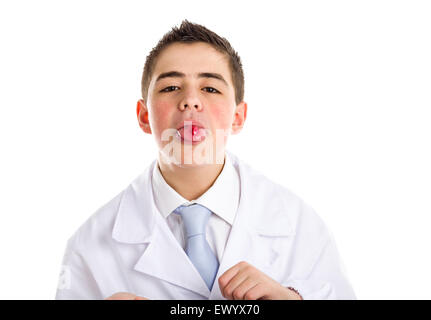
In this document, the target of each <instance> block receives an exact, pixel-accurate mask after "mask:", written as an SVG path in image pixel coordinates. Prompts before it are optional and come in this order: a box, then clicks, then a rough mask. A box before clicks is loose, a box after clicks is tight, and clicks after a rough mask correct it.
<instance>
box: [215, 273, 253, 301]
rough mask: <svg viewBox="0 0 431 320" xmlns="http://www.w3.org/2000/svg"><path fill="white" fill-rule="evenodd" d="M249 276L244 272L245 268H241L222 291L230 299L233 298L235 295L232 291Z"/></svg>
mask: <svg viewBox="0 0 431 320" xmlns="http://www.w3.org/2000/svg"><path fill="white" fill-rule="evenodd" d="M247 278H248V274H247V272H243V270H239V271H238V272H237V273H236V274H235V275H234V276H233V277H232V278H231V279H230V281H229V282H228V283H227V284H226V285H225V286H224V288H223V289H220V291H221V292H222V295H223V296H224V297H225V298H226V299H229V300H233V299H234V297H233V295H232V293H233V292H234V290H236V288H237V287H238V286H239V285H240V284H241V283H242V282H243V281H244V280H246V279H247Z"/></svg>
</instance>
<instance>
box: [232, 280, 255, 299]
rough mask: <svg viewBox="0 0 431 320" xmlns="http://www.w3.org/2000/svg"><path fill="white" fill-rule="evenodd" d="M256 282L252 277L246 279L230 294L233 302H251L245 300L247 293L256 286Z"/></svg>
mask: <svg viewBox="0 0 431 320" xmlns="http://www.w3.org/2000/svg"><path fill="white" fill-rule="evenodd" d="M258 283H259V282H258V280H257V279H256V278H253V277H247V278H246V279H245V280H244V281H243V282H242V283H241V284H240V285H239V286H237V287H236V288H235V290H233V292H232V299H233V300H253V299H246V295H247V292H248V291H249V290H250V289H252V288H254V287H255V286H256V285H257V284H258Z"/></svg>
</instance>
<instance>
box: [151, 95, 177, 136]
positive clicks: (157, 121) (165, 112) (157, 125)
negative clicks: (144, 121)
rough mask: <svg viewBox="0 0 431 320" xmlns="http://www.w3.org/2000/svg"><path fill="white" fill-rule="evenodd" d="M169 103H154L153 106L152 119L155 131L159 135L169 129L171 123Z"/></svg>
mask: <svg viewBox="0 0 431 320" xmlns="http://www.w3.org/2000/svg"><path fill="white" fill-rule="evenodd" d="M170 110H172V108H170V107H169V104H168V103H163V102H161V103H157V104H153V105H152V108H151V111H152V112H151V115H150V121H151V124H152V130H153V133H154V134H155V135H157V136H160V135H161V134H162V131H163V130H165V129H167V128H168V127H169V125H170V119H171V114H170Z"/></svg>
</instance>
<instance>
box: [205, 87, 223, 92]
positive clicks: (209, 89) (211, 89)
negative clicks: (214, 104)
mask: <svg viewBox="0 0 431 320" xmlns="http://www.w3.org/2000/svg"><path fill="white" fill-rule="evenodd" d="M205 89H208V90H205ZM203 90H205V91H207V92H209V93H220V91H218V90H217V89H214V88H212V87H205V88H203Z"/></svg>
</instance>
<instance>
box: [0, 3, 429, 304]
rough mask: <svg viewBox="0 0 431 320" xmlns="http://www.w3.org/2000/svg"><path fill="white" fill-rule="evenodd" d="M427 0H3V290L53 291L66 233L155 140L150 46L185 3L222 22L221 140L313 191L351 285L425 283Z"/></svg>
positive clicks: (397, 293)
mask: <svg viewBox="0 0 431 320" xmlns="http://www.w3.org/2000/svg"><path fill="white" fill-rule="evenodd" d="M430 16H431V5H430V2H429V1H412V0H409V1H393V0H392V1H376V0H373V1H363V0H362V1H294V2H287V1H280V2H275V1H268V0H266V1H259V2H251V1H232V0H230V1H220V0H217V1H214V2H205V1H135V2H134V1H2V2H1V3H0V46H1V48H0V92H1V93H0V147H1V156H0V161H1V166H0V194H1V196H0V197H1V198H0V199H1V201H0V214H1V223H0V298H1V299H53V298H54V295H55V290H56V287H57V280H58V274H59V272H60V267H61V260H62V257H63V253H64V249H65V245H66V241H67V239H68V238H69V237H70V236H71V235H72V233H73V232H75V230H76V229H77V228H78V227H79V226H80V225H81V224H82V223H83V222H84V221H85V220H86V219H87V218H88V217H89V216H90V215H91V214H93V213H94V212H95V211H96V210H97V209H98V208H99V207H101V206H102V205H103V204H105V203H106V202H108V201H109V200H110V199H112V198H113V197H114V196H115V195H117V194H118V193H119V192H121V190H123V189H124V188H125V187H126V186H127V185H128V184H129V183H130V182H131V181H132V180H133V179H134V178H135V177H136V176H137V175H139V174H140V173H141V172H142V171H143V170H144V169H145V168H146V167H147V165H149V164H150V162H151V161H152V160H153V159H155V157H156V152H157V149H156V145H155V142H154V140H153V136H151V135H147V134H144V133H143V132H142V131H141V130H140V128H139V126H138V123H137V120H136V113H135V110H136V101H137V100H138V99H139V98H140V78H141V72H142V68H143V66H144V62H145V57H146V55H147V54H148V53H149V51H150V50H151V48H152V47H154V46H155V45H156V43H157V41H158V40H159V39H160V37H161V36H162V35H163V34H164V33H165V32H167V31H169V30H170V29H171V27H173V26H176V25H179V24H180V23H181V21H182V20H183V19H188V20H189V21H191V22H196V23H200V24H203V25H205V26H206V27H208V28H210V29H212V30H213V31H215V32H216V33H218V34H219V35H221V36H224V37H226V38H227V39H228V40H229V41H230V42H231V44H232V45H233V47H234V48H235V49H236V50H237V51H238V52H239V54H240V56H241V58H242V60H243V65H244V70H245V77H246V83H245V90H246V92H245V101H246V102H248V108H249V109H248V117H247V121H246V125H245V127H244V130H243V131H242V133H241V134H239V135H237V136H232V137H231V139H230V140H229V143H228V149H229V150H230V151H232V152H234V153H235V154H236V155H237V156H239V157H240V158H241V159H242V160H244V161H246V162H247V163H249V164H250V165H251V166H252V167H254V168H256V169H258V170H260V171H261V172H262V173H264V174H265V175H267V176H268V177H270V178H271V179H273V180H274V181H276V182H278V183H281V184H283V185H284V186H286V187H288V188H289V189H291V190H292V191H293V192H295V193H296V194H297V195H299V196H300V197H301V198H303V199H304V200H305V201H306V202H307V203H309V204H310V205H311V206H312V207H313V208H314V209H315V210H316V211H317V212H318V213H319V214H320V216H321V217H322V218H323V219H324V221H325V222H326V223H327V225H328V227H329V229H330V230H331V231H332V233H333V235H334V237H335V239H336V242H337V244H338V247H339V251H340V254H341V256H342V258H343V260H344V263H345V266H346V268H347V271H348V276H349V279H350V281H351V283H352V285H353V287H354V289H355V292H356V294H357V297H358V298H359V299H430V298H431V293H430V292H429V288H430V287H431V274H430V270H431V253H430V245H431V232H430V229H431V218H430V216H431V201H430V199H431V197H430V196H431V169H430V163H431V151H430V145H431V143H430V137H431V126H430V120H431V112H430V108H431V94H430V93H431V92H430V91H431V90H430V89H431V59H430V57H431V19H430Z"/></svg>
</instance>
